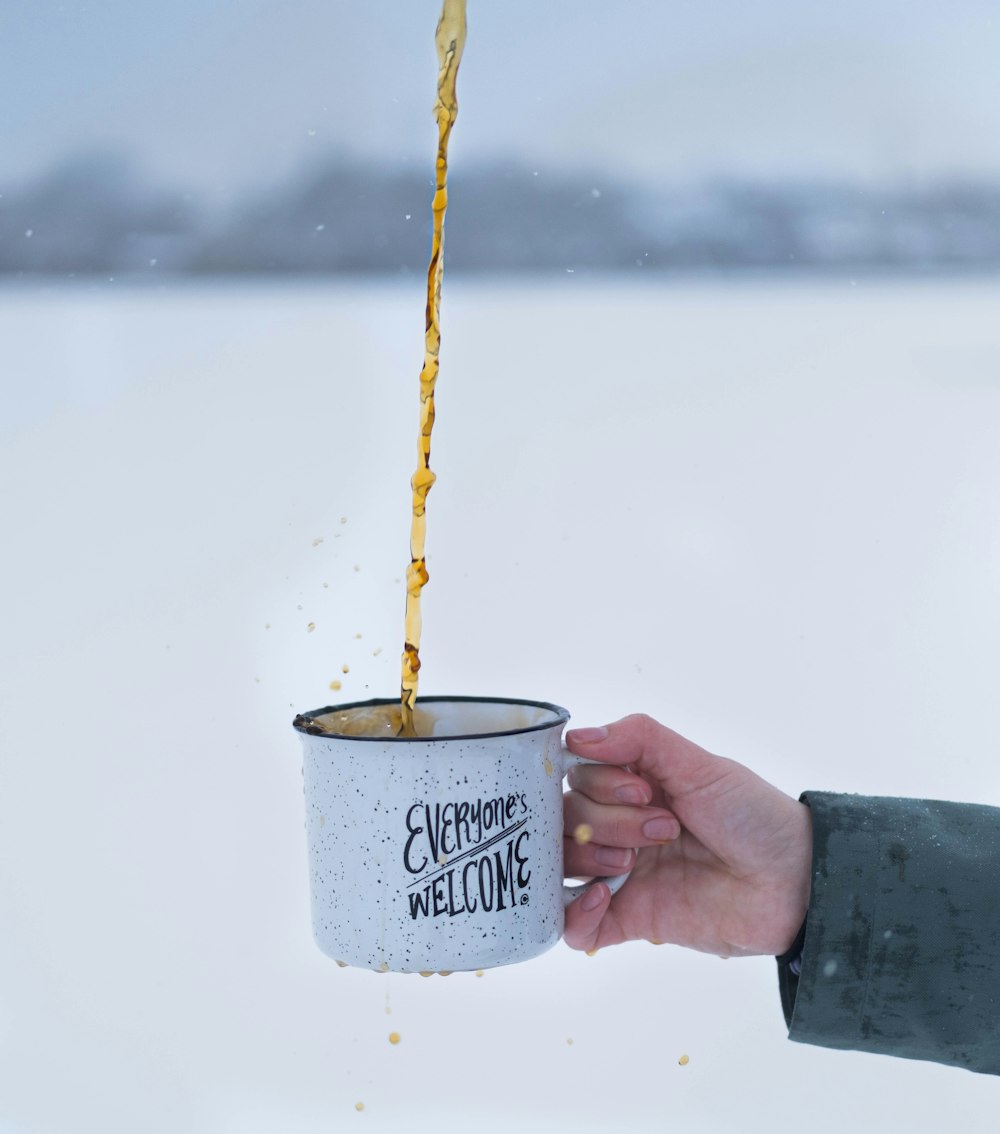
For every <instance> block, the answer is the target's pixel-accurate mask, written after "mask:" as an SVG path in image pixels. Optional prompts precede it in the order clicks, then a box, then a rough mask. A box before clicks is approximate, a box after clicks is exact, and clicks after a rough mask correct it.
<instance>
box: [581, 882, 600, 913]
mask: <svg viewBox="0 0 1000 1134" xmlns="http://www.w3.org/2000/svg"><path fill="white" fill-rule="evenodd" d="M604 889H605V888H604V887H603V886H601V885H600V884H598V885H595V886H591V887H590V889H589V890H588V891H587V892H586V894H584V895H583V897H582V898H581V899H580V909H581V910H583V911H584V912H586V913H590V911H591V910H596V909H597V907H598V906H599V905H600V904H601V902H603V901H604Z"/></svg>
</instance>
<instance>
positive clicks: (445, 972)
mask: <svg viewBox="0 0 1000 1134" xmlns="http://www.w3.org/2000/svg"><path fill="white" fill-rule="evenodd" d="M452 972H453V970H452V969H442V970H441V971H440V972H439V973H438V976H451V974H452Z"/></svg>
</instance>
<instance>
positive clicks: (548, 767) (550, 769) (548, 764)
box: [545, 756, 555, 776]
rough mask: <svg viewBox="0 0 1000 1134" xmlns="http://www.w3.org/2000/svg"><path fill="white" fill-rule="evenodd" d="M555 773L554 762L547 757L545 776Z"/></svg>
mask: <svg viewBox="0 0 1000 1134" xmlns="http://www.w3.org/2000/svg"><path fill="white" fill-rule="evenodd" d="M554 771H555V768H553V767H552V761H551V760H550V759H549V758H548V756H546V757H545V774H546V775H547V776H551V775H552V773H553V772H554Z"/></svg>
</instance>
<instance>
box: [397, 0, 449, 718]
mask: <svg viewBox="0 0 1000 1134" xmlns="http://www.w3.org/2000/svg"><path fill="white" fill-rule="evenodd" d="M435 39H436V43H437V54H438V66H439V71H438V83H437V99H436V101H435V103H434V117H435V118H436V119H437V124H438V148H437V164H436V171H435V178H434V201H433V205H432V210H433V214H434V234H433V238H432V242H431V260H430V265H429V266H428V269H427V316H426V331H425V335H424V365H423V369H422V370H421V371H420V437H419V442H418V464H417V469H416V472H414V474H413V476H412V478H411V480H410V487H411V488H412V490H413V519H412V521H411V525H410V565H409V566H408V567H407V569H406V642H405V645H404V646H403V659H402V661H403V678H402V686H401V690H400V695H401V704H402V725H401V728H400V732H399V735H401V736H416V735H417V733H416V729H415V727H414V721H413V709H414V705H415V704H416V700H417V683H418V673H419V670H420V630H421V617H420V592H421V591H422V590H423V588H424V585H425V584H426V582H427V578H428V576H427V563H426V559H425V554H424V540H425V536H426V532H427V516H426V511H427V493H428V492H430V490H431V486H432V485H433V484H434V480H435V476H434V473H433V472H431V467H430V458H431V430H432V429H433V428H434V386H435V383H436V382H437V375H438V357H439V354H440V350H441V324H440V306H441V278H442V275H443V274H444V215H445V210H446V209H447V207H448V139H449V138H450V137H451V128H452V126H453V125H454V124H455V118H456V117H457V115H458V99H457V98H456V95H455V79H456V78H457V76H458V65H459V63H460V62H461V61H462V49H463V48H464V47H465V0H444V7H443V8H442V9H441V18H440V20H439V21H438V25H437V34H436V37H435Z"/></svg>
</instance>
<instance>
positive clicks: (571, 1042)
mask: <svg viewBox="0 0 1000 1134" xmlns="http://www.w3.org/2000/svg"><path fill="white" fill-rule="evenodd" d="M566 1043H567V1044H569V1046H570V1047H572V1046H573V1040H572V1037H571V1038H570V1039H567V1040H566Z"/></svg>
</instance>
